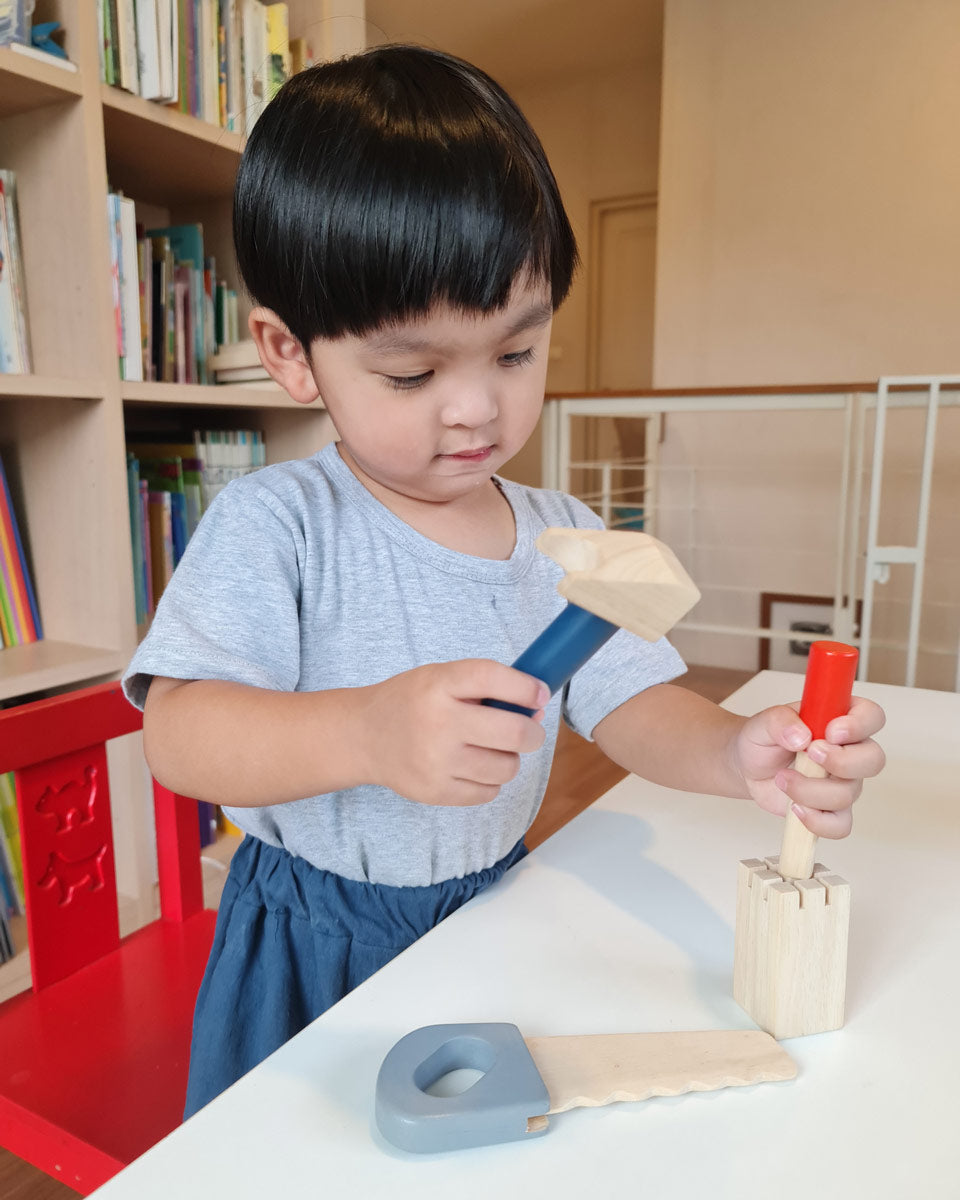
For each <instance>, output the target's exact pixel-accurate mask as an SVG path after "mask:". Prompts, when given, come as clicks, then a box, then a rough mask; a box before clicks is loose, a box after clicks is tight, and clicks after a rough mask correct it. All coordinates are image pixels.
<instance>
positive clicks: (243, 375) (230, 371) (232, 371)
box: [216, 367, 270, 383]
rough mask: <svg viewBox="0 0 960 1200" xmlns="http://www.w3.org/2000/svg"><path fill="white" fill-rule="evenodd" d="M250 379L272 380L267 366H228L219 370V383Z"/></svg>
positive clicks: (217, 380) (239, 381)
mask: <svg viewBox="0 0 960 1200" xmlns="http://www.w3.org/2000/svg"><path fill="white" fill-rule="evenodd" d="M248 379H264V380H267V381H268V382H269V381H270V376H269V374H268V373H267V369H266V367H228V368H227V369H226V370H222V371H218V372H217V378H216V382H217V383H243V382H245V381H246V380H248Z"/></svg>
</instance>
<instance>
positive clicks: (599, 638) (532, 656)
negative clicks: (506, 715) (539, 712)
mask: <svg viewBox="0 0 960 1200" xmlns="http://www.w3.org/2000/svg"><path fill="white" fill-rule="evenodd" d="M619 628H620V626H619V625H614V624H613V623H612V622H610V621H605V620H604V619H603V617H597V616H594V614H593V613H591V612H587V610H586V609H585V608H580V607H579V605H576V604H568V605H567V607H566V608H565V609H564V610H563V612H561V613H560V615H559V616H558V617H556V618H555V619H554V620H553V621H552V622H551V623H550V624H549V625H548V626H547V627H546V629H545V630H544V631H543V633H541V634H540V636H539V637H538V638H537V639H536V640H535V641H533V642H531V643H530V645H529V646H528V647H527V648H526V650H524V652H523V653H522V654H521V655H520V657H519V658H518V659H517V661H516V662H515V663H514V664H513V666H514V667H516V669H517V670H518V671H523V672H525V673H526V674H527V675H532V676H533V677H534V679H542V680H543V682H544V683H545V684H546V685H547V687H548V688H549V689H550V695H551V696H552V695H553V693H554V692H556V691H559V689H560V688H562V687H563V685H564V684H565V683H566V682H567V680H568V679H569V678H570V677H571V675H573V674H574V673H575V672H576V671H579V670H580V668H581V667H582V666H583V664H584V663H585V662H586V661H587V659H588V658H592V657H593V655H594V654H596V652H597V651H598V650H599V649H600V647H601V646H602V645H603V644H604V642H608V641H609V640H610V639H611V638H612V637H613V635H614V634H615V633H616V632H617V630H618V629H619ZM483 703H484V704H489V705H490V706H491V707H493V708H505V709H506V710H507V711H508V712H518V713H523V714H524V716H527V717H532V716H533V714H534V712H535V711H536V710H535V709H532V708H524V707H523V705H521V704H508V703H507V701H505V700H484V701H483Z"/></svg>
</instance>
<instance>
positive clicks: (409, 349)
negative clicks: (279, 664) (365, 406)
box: [366, 300, 553, 354]
mask: <svg viewBox="0 0 960 1200" xmlns="http://www.w3.org/2000/svg"><path fill="white" fill-rule="evenodd" d="M552 318H553V305H552V304H551V303H550V302H549V301H547V300H545V301H542V302H541V303H539V304H534V305H533V306H532V307H531V308H529V309H527V311H526V312H524V313H521V314H520V315H519V316H518V317H517V319H516V320H515V321H511V322H510V324H509V325H508V326H507V328H506V329H505V330H504V332H503V340H504V341H508V340H509V339H510V338H513V337H516V336H517V335H518V334H521V333H525V332H526V331H527V330H528V329H537V328H538V327H539V326H541V325H546V323H547V322H548V321H550V320H552ZM366 345H367V348H368V349H369V350H376V351H380V352H383V353H388V352H389V353H398V352H399V353H411V354H415V353H417V352H419V351H422V350H433V349H435V348H436V343H435V342H434V341H431V339H430V338H428V337H420V336H418V335H417V333H416V332H415V331H414V330H406V329H401V328H397V327H396V326H389V327H387V328H386V329H383V330H380V331H378V332H376V333H374V334H372V335H371V336H370V337H369V338H367V339H366Z"/></svg>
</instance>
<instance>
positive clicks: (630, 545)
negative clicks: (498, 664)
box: [483, 529, 700, 716]
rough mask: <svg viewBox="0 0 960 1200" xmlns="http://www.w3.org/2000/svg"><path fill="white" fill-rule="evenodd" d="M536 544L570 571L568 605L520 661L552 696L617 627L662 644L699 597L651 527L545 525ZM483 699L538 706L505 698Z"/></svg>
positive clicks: (563, 591)
mask: <svg viewBox="0 0 960 1200" xmlns="http://www.w3.org/2000/svg"><path fill="white" fill-rule="evenodd" d="M537 548H538V549H539V550H540V551H542V552H543V553H544V554H546V555H547V557H548V558H552V559H553V561H554V562H555V563H558V564H559V565H560V566H561V567H563V569H564V571H565V572H566V574H565V575H564V576H563V578H562V579H561V580H560V582H559V583H558V584H557V591H558V592H559V593H560V595H561V596H563V597H564V598H565V599H566V600H567V605H566V607H565V608H564V609H562V611H561V612H560V614H559V616H557V617H556V618H555V619H554V620H553V621H552V622H551V623H550V624H549V625H548V626H547V628H546V629H545V630H544V631H543V633H541V634H540V636H539V637H537V638H536V639H535V640H534V641H533V642H531V644H530V645H529V646H528V647H527V649H526V650H525V651H524V652H523V654H521V655H520V657H519V658H518V659H517V660H516V661H515V662H514V663H513V666H514V667H516V669H517V670H518V671H524V672H526V673H527V674H528V675H532V676H533V677H534V679H540V680H542V682H544V683H545V684H546V685H547V687H548V688H549V689H550V694H551V695H553V693H554V692H556V691H558V690H559V689H560V688H561V687H563V685H564V684H565V683H566V682H567V680H568V679H570V678H571V676H572V675H573V674H574V673H575V672H576V671H578V670H579V669H580V668H581V667H582V666H583V664H584V663H585V662H586V661H587V660H588V659H589V658H591V657H592V656H593V655H594V654H596V652H597V651H598V650H599V649H600V647H601V646H602V645H603V644H604V643H605V642H607V641H609V639H610V638H612V637H613V635H614V634H615V633H616V632H617V630H618V629H628V630H629V631H630V632H631V633H635V634H637V635H638V636H639V637H642V638H644V639H645V640H646V641H648V642H655V641H656V640H657V639H658V638H660V637H663V635H664V634H665V633H667V632H668V631H669V630H670V629H672V628H673V626H674V625H675V624H676V623H677V621H679V620H680V618H681V617H682V616H683V615H684V614H685V613H687V612H689V611H690V609H691V608H693V606H694V605H695V604H696V602H697V601H698V600H699V599H700V593H699V591H698V590H697V588H696V585H695V584H694V582H693V580H692V579H691V578H690V576H689V575H688V574H687V572H686V571H685V570H684V569H683V567H682V566H681V565H680V561H679V560H678V558H677V556H676V555H675V554H674V553H673V551H672V550H671V549H670V548H669V546H665V545H664V544H663V542H658V541H657V539H656V538H654V537H651V536H650V535H649V534H648V533H633V532H630V531H629V530H625V529H614V530H607V529H545V530H544V531H543V533H541V534H540V536H539V537H538V538H537ZM483 703H484V704H489V705H492V706H493V707H494V708H505V709H508V710H509V711H511V712H522V713H525V714H526V715H527V716H530V715H532V712H533V710H532V709H529V708H524V707H522V706H521V705H518V704H510V703H508V702H507V701H505V700H484V701H483Z"/></svg>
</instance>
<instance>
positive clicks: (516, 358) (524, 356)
mask: <svg viewBox="0 0 960 1200" xmlns="http://www.w3.org/2000/svg"><path fill="white" fill-rule="evenodd" d="M533 358H534V355H533V347H530V348H529V349H527V350H515V351H514V352H513V353H512V354H503V355H501V356H500V361H501V362H502V363H503V364H504V366H507V367H523V366H526V364H527V363H531V362H533Z"/></svg>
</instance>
